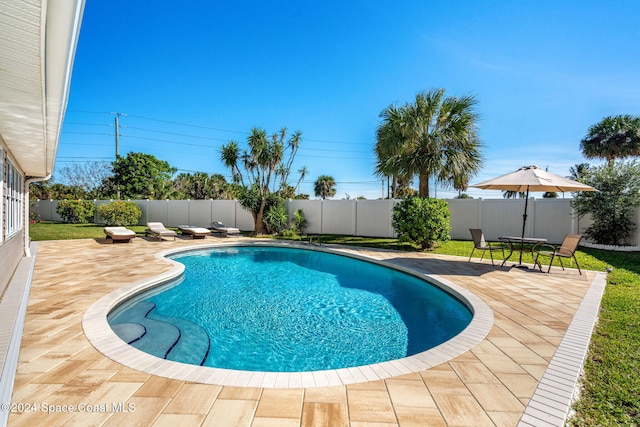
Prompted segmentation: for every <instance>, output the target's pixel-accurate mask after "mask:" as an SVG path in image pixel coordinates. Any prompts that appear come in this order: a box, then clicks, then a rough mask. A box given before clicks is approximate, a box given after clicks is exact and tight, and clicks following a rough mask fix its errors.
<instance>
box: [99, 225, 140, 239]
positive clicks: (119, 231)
mask: <svg viewBox="0 0 640 427" xmlns="http://www.w3.org/2000/svg"><path fill="white" fill-rule="evenodd" d="M104 234H105V235H106V236H107V240H108V239H111V242H112V243H115V242H127V243H129V242H131V239H135V237H136V233H135V231H133V230H129V229H128V228H125V227H105V228H104Z"/></svg>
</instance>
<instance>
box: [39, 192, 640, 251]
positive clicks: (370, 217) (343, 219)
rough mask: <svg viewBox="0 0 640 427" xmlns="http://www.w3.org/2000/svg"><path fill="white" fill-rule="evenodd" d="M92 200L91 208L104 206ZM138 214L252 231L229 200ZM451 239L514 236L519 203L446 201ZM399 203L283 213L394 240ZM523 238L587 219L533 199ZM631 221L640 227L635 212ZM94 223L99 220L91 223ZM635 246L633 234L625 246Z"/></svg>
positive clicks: (304, 205) (343, 203) (326, 205)
mask: <svg viewBox="0 0 640 427" xmlns="http://www.w3.org/2000/svg"><path fill="white" fill-rule="evenodd" d="M109 202H110V201H108V200H97V201H95V202H94V203H95V205H96V206H98V205H101V204H104V203H109ZM135 202H136V203H137V204H138V206H139V207H140V209H141V210H142V217H141V218H140V221H139V224H141V225H143V224H146V223H147V222H150V221H158V222H162V223H164V225H165V226H167V227H177V226H178V225H183V224H189V225H197V226H202V227H207V226H209V224H210V223H211V222H213V221H220V222H222V223H224V224H225V225H228V226H230V227H237V228H239V229H241V230H245V231H251V230H253V218H252V216H251V213H249V212H248V211H246V210H245V209H244V208H242V207H241V206H240V204H239V203H238V202H237V201H235V200H135ZM447 202H448V203H449V208H450V210H451V228H452V231H451V238H452V239H454V240H470V239H471V234H470V233H469V229H470V228H481V229H482V230H483V232H484V234H485V237H486V238H487V239H488V240H496V239H497V238H498V237H500V236H520V234H521V233H522V215H523V213H524V204H525V200H524V199H450V200H447ZM397 203H399V200H289V201H287V205H286V206H287V211H288V213H289V217H290V218H291V217H292V215H293V212H295V211H296V210H297V209H302V211H303V213H304V216H305V218H306V220H307V224H308V225H307V227H306V229H305V232H306V233H308V234H344V235H352V236H369V237H395V236H396V235H395V233H394V231H393V227H392V226H391V217H392V214H393V207H394V206H395V205H396V204H397ZM57 207H58V202H57V201H56V200H40V201H38V209H39V213H40V218H41V219H43V220H47V221H60V220H61V218H60V217H59V216H58V214H57V213H56V208H57ZM527 212H528V217H527V223H526V224H527V225H526V229H525V235H526V236H529V237H544V238H546V239H547V240H548V241H549V242H550V243H560V242H561V241H562V239H563V238H564V235H565V234H567V233H583V232H584V230H585V228H587V227H588V226H589V225H590V220H589V219H588V218H580V219H578V218H577V216H576V215H575V214H574V212H573V209H572V208H571V199H534V198H530V199H529V202H528V208H527ZM634 221H635V222H636V224H640V210H638V211H637V212H636V214H635V219H634ZM95 222H99V221H98V219H97V218H96V219H95ZM627 243H628V244H630V245H640V233H638V231H636V232H635V233H634V234H633V235H632V236H631V238H630V239H629V242H627Z"/></svg>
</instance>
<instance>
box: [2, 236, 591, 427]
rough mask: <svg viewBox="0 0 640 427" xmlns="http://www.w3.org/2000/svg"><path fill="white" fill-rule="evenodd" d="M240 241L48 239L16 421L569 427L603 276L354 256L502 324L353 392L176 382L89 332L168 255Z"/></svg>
mask: <svg viewBox="0 0 640 427" xmlns="http://www.w3.org/2000/svg"><path fill="white" fill-rule="evenodd" d="M230 240H231V239H220V238H211V237H210V238H208V239H206V240H201V241H193V240H190V239H188V240H187V239H180V238H179V239H177V240H176V241H175V242H171V241H164V242H158V241H157V240H156V241H152V240H147V239H143V238H137V239H134V241H133V242H132V243H128V244H111V243H106V242H105V241H104V240H90V239H87V240H69V241H51V242H39V244H38V251H37V259H36V268H35V273H34V278H33V282H32V286H31V294H30V299H29V305H28V310H27V316H26V322H25V327H24V334H23V339H22V345H21V350H20V358H19V363H18V372H17V374H16V380H15V386H14V394H13V399H12V401H13V402H15V403H33V404H35V406H34V407H32V408H34V409H35V410H33V411H29V412H26V411H25V412H21V413H17V412H14V413H11V414H10V416H9V425H10V426H22V425H29V426H33V425H44V424H46V425H51V426H53V425H65V426H66V425H83V426H84V425H107V426H108V425H117V426H121V425H153V426H163V425H167V426H174V425H196V426H197V425H215V426H242V425H247V426H249V425H251V426H323V425H324V426H343V425H344V426H354V427H357V426H369V425H380V426H398V425H399V426H427V425H428V426H439V425H442V426H471V425H473V426H483V425H486V426H515V425H518V423H519V422H520V423H522V424H526V423H529V424H532V425H541V424H543V423H544V422H545V421H547V422H548V423H549V424H557V423H558V419H561V418H558V417H555V418H554V417H553V415H554V413H556V412H557V413H559V414H562V411H563V410H565V409H566V408H563V407H562V403H561V400H562V399H561V397H562V396H566V395H567V393H568V394H569V395H570V394H571V392H572V388H571V387H569V385H570V384H572V382H575V372H579V367H580V366H579V364H578V366H577V367H576V366H574V365H576V362H575V360H577V359H579V358H580V355H581V354H582V355H584V351H585V349H586V343H585V342H584V341H586V340H588V336H589V334H590V329H589V325H590V324H592V320H590V319H588V318H587V319H586V320H584V321H583V320H581V319H578V320H580V322H576V320H574V315H575V313H576V311H578V310H579V308H580V310H583V309H584V308H585V306H589V307H587V308H589V309H590V310H591V311H594V310H595V311H597V304H598V303H599V298H600V294H599V293H598V289H596V290H595V291H594V289H595V288H597V287H599V288H602V283H603V281H604V279H603V275H602V274H600V273H594V272H586V273H585V274H584V275H582V276H580V275H578V272H577V270H566V271H565V272H563V271H562V270H559V269H558V270H555V269H553V270H552V273H551V274H542V273H539V272H533V271H523V270H519V269H515V268H503V269H499V268H497V267H492V266H491V264H490V262H489V263H487V262H479V261H478V260H475V261H473V262H466V259H464V258H460V257H447V256H437V255H429V254H420V253H409V252H391V251H377V250H372V249H345V250H347V251H353V252H357V253H358V254H360V255H365V256H370V257H373V258H376V259H384V260H387V261H389V262H392V263H396V264H399V265H402V266H405V267H410V268H414V269H417V270H419V271H423V272H428V273H431V274H436V275H438V276H439V277H442V278H444V279H446V280H448V281H451V282H453V283H455V284H457V285H459V286H461V287H463V288H465V289H467V290H469V291H471V292H473V293H474V294H475V295H477V296H478V297H480V298H481V299H482V300H483V301H484V302H485V303H486V304H488V306H489V307H490V308H491V309H492V310H493V314H494V319H495V320H494V324H493V327H492V328H491V329H490V332H489V334H488V335H487V336H486V337H485V338H484V339H483V340H482V341H481V342H480V343H479V344H478V345H476V346H475V347H473V348H472V349H471V350H469V351H466V352H464V353H463V354H461V355H459V356H457V357H455V358H453V359H451V360H449V361H448V362H446V363H442V364H440V365H438V366H434V367H432V368H430V369H427V370H422V371H419V372H414V373H411V374H406V375H401V376H396V377H391V378H387V379H384V380H378V381H370V382H361V383H355V384H347V385H341V386H331V387H311V388H289V389H275V388H267V387H234V386H220V385H211V384H198V383H193V382H188V381H183V380H176V379H169V378H164V377H161V376H155V375H150V374H147V373H144V372H140V371H136V370H134V369H131V368H128V367H126V366H124V365H122V364H120V363H117V362H114V361H113V360H111V359H109V358H107V357H105V356H103V354H102V353H100V352H99V351H97V350H96V349H95V348H94V347H93V346H92V345H91V343H90V342H89V341H88V339H87V338H86V337H85V335H84V332H83V329H82V318H83V315H84V313H85V311H86V310H87V308H88V307H89V306H90V305H92V304H93V303H94V302H95V301H96V300H98V299H100V298H101V297H103V296H104V295H106V294H108V293H110V292H112V291H114V290H116V289H119V288H121V287H123V286H125V285H127V284H131V283H134V282H137V281H140V280H143V279H146V278H149V277H150V276H153V275H157V274H160V273H162V272H166V271H168V270H169V269H170V268H171V265H170V264H168V263H166V262H164V261H162V260H159V259H157V258H156V257H155V254H156V253H157V252H159V251H162V250H166V249H169V248H174V247H180V246H192V245H202V244H211V243H215V242H218V241H219V242H223V241H224V242H229V241H230ZM238 240H241V239H238ZM594 279H595V280H594ZM596 283H600V284H599V285H598V286H595V287H594V286H593V285H594V284H596ZM594 292H595V293H594ZM585 295H590V296H589V298H590V301H588V302H589V304H585V303H584V302H583V300H585V301H587V299H589V298H587V299H585ZM581 304H582V305H581ZM576 319H577V318H576ZM572 321H573V324H572ZM583 324H585V325H586V326H584V327H583V326H581V325H583ZM567 329H570V334H569V335H570V336H567V337H565V333H566V331H567ZM576 331H577V335H576V336H578V339H577V342H576V339H574V334H575V333H576ZM585 334H586V337H585V336H584V335H585ZM581 335H582V336H581ZM563 338H565V339H564V341H563ZM559 348H560V350H558V349H559ZM554 355H555V358H554ZM576 355H577V356H576ZM576 357H577V359H576ZM580 363H581V361H580ZM559 402H560V403H559ZM64 405H67V406H64ZM48 408H51V409H52V413H46V412H45V411H44V409H48ZM64 409H67V410H71V409H72V410H74V412H64ZM525 409H526V413H525ZM523 414H524V416H523ZM550 414H551V415H550ZM537 421H540V422H539V423H538V422H537Z"/></svg>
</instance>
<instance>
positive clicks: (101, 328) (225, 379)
mask: <svg viewBox="0 0 640 427" xmlns="http://www.w3.org/2000/svg"><path fill="white" fill-rule="evenodd" d="M233 246H277V247H295V248H302V249H308V250H316V251H322V252H330V253H338V254H340V255H344V256H349V257H352V258H356V259H361V260H364V261H368V262H372V263H375V264H378V265H383V266H386V267H389V268H393V269H396V270H399V271H403V272H405V273H408V274H411V275H413V276H416V277H420V278H422V279H427V280H428V281H429V282H430V283H432V284H434V285H436V286H438V287H440V288H441V289H444V290H445V291H447V292H449V293H451V294H453V295H454V296H456V297H457V298H459V299H460V300H461V301H462V302H463V303H465V304H466V305H467V306H468V307H469V309H470V310H471V311H472V312H473V318H472V320H471V322H470V323H469V325H468V326H467V327H466V328H465V329H464V330H463V331H462V332H461V333H460V334H458V335H456V336H455V337H453V338H451V339H450V340H448V341H446V342H444V343H442V344H440V345H438V346H436V347H434V348H432V349H430V350H427V351H424V352H421V353H418V354H415V355H412V356H408V357H405V358H401V359H395V360H391V361H387V362H381V363H377V364H372V365H363V366H358V367H351V368H341V369H331V370H321V371H307V372H263V371H241V370H233V369H223V368H213V367H206V366H197V365H189V364H185V363H180V362H174V361H169V360H165V359H161V358H159V357H156V356H152V355H150V354H147V353H145V352H143V351H140V350H138V349H136V348H134V347H132V346H130V345H129V344H127V343H125V342H124V341H122V340H121V339H120V338H119V337H118V336H117V335H116V334H115V333H114V332H113V331H112V329H111V327H110V326H109V324H108V322H107V315H108V314H109V312H111V311H112V310H113V309H114V308H115V307H116V306H118V305H119V304H120V303H121V302H123V301H124V300H126V299H129V298H132V297H134V296H136V295H138V294H140V293H141V292H144V291H147V290H149V289H152V288H154V287H157V286H160V285H162V284H164V283H166V282H167V281H169V280H172V279H174V278H176V277H178V276H179V275H180V274H182V272H183V271H184V265H183V264H181V263H179V262H176V261H174V260H171V259H169V258H167V256H168V255H171V254H175V253H180V252H186V251H191V250H203V249H206V248H218V247H233ZM155 257H156V258H157V259H161V260H163V261H165V262H168V263H170V264H172V268H171V270H169V271H166V272H164V273H161V274H158V275H156V276H154V277H151V278H149V279H145V280H141V281H138V282H135V283H132V284H130V285H126V286H124V287H122V288H120V289H117V290H115V291H113V292H111V293H109V294H107V295H105V296H104V297H102V298H100V299H99V300H98V301H96V302H95V303H93V304H92V305H91V306H90V307H89V309H88V310H87V311H86V312H85V314H84V316H83V319H82V327H83V330H84V333H85V335H86V337H87V339H88V340H89V342H90V343H91V344H92V345H93V346H94V347H95V348H96V349H97V350H98V351H100V352H101V353H102V354H103V355H105V356H106V357H109V358H110V359H112V360H114V361H116V362H118V363H121V364H123V365H125V366H128V367H130V368H133V369H136V370H139V371H142V372H145V373H148V374H152V375H157V376H161V377H166V378H171V379H178V380H184V381H190V382H195V383H201V384H215V385H220V386H235V387H260V388H284V389H286V388H312V387H326V386H337V385H347V384H355V383H363V382H369V381H376V380H382V379H386V378H391V377H395V376H399V375H404V374H410V373H414V372H418V371H421V370H424V369H428V368H431V367H433V366H437V365H439V364H441V363H444V362H447V361H448V360H451V359H453V358H455V357H457V356H459V355H461V354H463V353H465V352H467V351H469V350H470V349H471V348H473V347H474V346H476V345H477V344H479V343H480V342H481V341H482V340H483V339H484V338H485V337H486V336H487V335H488V333H489V331H490V330H491V328H492V326H493V323H494V316H493V311H492V310H491V309H490V308H489V306H488V305H487V304H486V303H485V302H484V301H483V300H482V299H481V298H479V297H478V296H476V295H475V294H473V293H472V292H470V291H468V290H466V289H464V288H462V287H461V286H458V285H456V284H454V283H452V282H450V281H448V280H446V279H444V278H442V277H440V276H438V275H433V274H426V273H424V272H421V271H419V270H417V269H412V268H408V267H404V266H399V265H397V264H395V263H392V262H388V261H381V260H378V259H376V258H373V257H370V256H364V255H359V254H354V253H352V252H349V251H348V249H345V248H335V247H332V248H328V247H323V246H313V245H303V244H299V243H291V242H273V241H269V242H266V241H258V242H229V243H215V244H205V245H197V246H186V247H181V248H176V249H170V250H164V251H161V252H158V253H156V254H155Z"/></svg>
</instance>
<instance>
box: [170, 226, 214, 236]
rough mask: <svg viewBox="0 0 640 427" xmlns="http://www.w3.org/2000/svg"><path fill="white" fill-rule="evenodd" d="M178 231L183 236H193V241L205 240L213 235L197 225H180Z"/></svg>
mask: <svg viewBox="0 0 640 427" xmlns="http://www.w3.org/2000/svg"><path fill="white" fill-rule="evenodd" d="M178 230H180V232H181V233H182V235H183V236H191V237H192V238H193V239H204V238H206V237H207V236H208V235H210V234H211V230H209V229H208V228H202V227H198V226H195V225H179V226H178Z"/></svg>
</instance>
